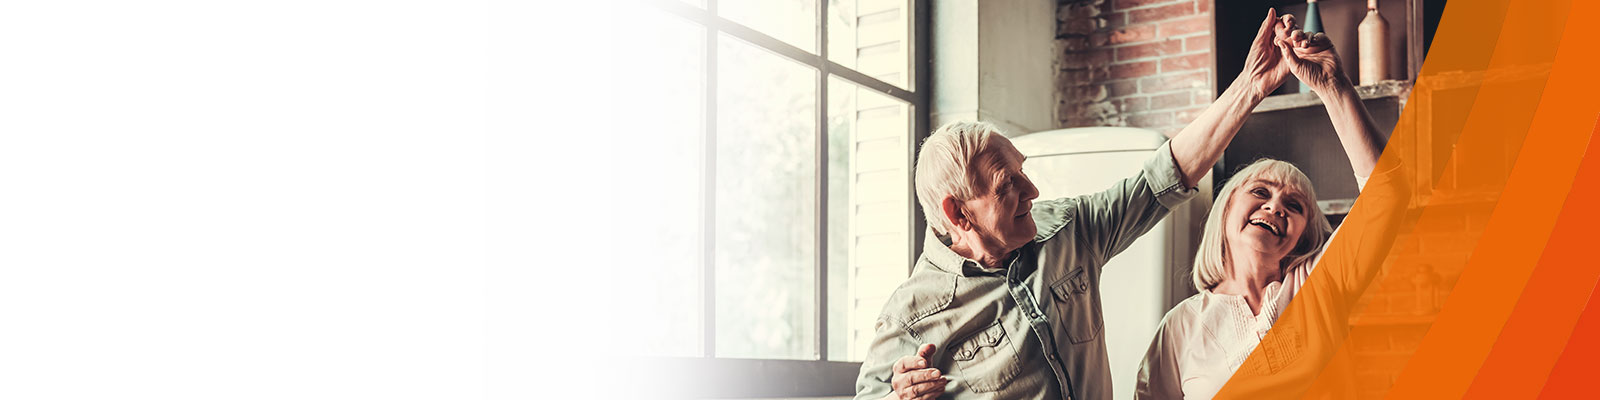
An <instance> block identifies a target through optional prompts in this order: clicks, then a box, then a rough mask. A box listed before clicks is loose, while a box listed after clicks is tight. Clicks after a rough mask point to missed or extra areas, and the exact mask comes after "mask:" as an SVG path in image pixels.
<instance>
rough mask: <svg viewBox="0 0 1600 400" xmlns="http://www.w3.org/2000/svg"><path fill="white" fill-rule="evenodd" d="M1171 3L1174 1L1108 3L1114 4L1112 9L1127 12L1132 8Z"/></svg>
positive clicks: (1127, 0)
mask: <svg viewBox="0 0 1600 400" xmlns="http://www.w3.org/2000/svg"><path fill="white" fill-rule="evenodd" d="M1171 2H1173V0H1113V1H1109V2H1108V3H1111V4H1112V8H1113V9H1117V10H1126V9H1130V8H1139V7H1144V6H1149V5H1157V4H1165V3H1171Z"/></svg>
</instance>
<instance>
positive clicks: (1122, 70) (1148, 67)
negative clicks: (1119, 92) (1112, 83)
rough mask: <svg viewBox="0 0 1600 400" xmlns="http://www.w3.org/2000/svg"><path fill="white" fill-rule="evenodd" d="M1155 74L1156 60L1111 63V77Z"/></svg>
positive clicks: (1120, 77)
mask: <svg viewBox="0 0 1600 400" xmlns="http://www.w3.org/2000/svg"><path fill="white" fill-rule="evenodd" d="M1155 74H1156V62H1155V61H1141V62H1136V63H1126V64H1112V65H1111V79H1122V78H1136V77H1141V76H1150V75H1155Z"/></svg>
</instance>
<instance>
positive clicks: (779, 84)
mask: <svg viewBox="0 0 1600 400" xmlns="http://www.w3.org/2000/svg"><path fill="white" fill-rule="evenodd" d="M656 8H657V10H655V13H654V15H655V17H653V18H654V21H653V22H652V26H649V27H647V28H648V29H647V30H646V31H647V32H651V34H649V35H646V37H642V38H640V40H639V45H640V48H639V49H638V50H637V51H638V52H639V53H640V54H641V56H642V57H641V58H640V65H639V68H640V70H641V71H643V72H641V73H644V74H648V75H650V78H651V79H652V80H655V81H657V83H658V84H659V87H660V89H659V90H652V91H650V93H645V94H643V96H644V97H645V100H646V101H644V102H638V101H636V100H637V99H627V100H626V101H627V102H628V103H629V104H642V105H643V107H645V108H647V110H641V111H640V114H639V116H640V117H643V118H648V119H650V120H652V121H656V123H653V124H652V126H657V125H659V126H660V128H659V129H655V128H652V132H649V133H648V134H645V135H639V136H644V137H646V139H642V140H644V141H647V142H649V143H647V144H645V145H646V146H650V147H651V148H653V149H658V151H653V152H652V153H653V154H654V155H653V156H652V157H653V158H654V159H652V160H649V162H648V163H647V164H645V165H650V166H651V167H650V168H645V169H644V170H642V171H635V172H636V173H634V174H631V175H632V176H634V177H635V179H632V180H630V181H629V182H626V183H625V184H628V185H633V186H632V187H636V188H638V190H639V193H640V195H641V196H640V198H639V201H640V202H641V204H640V208H639V210H638V212H641V213H645V212H648V213H663V214H665V215H662V216H660V217H659V218H649V219H644V221H645V222H641V224H642V225H643V226H638V227H632V229H637V230H639V231H640V232H642V233H644V237H645V238H646V239H645V241H646V242H647V243H646V246H645V248H644V249H641V250H640V251H641V252H643V253H641V254H649V257H650V258H649V259H650V260H651V261H650V263H651V264H652V265H651V266H650V267H648V268H643V269H645V270H646V271H647V273H648V274H650V275H651V276H650V279H651V280H652V282H656V285H654V286H655V287H654V289H653V290H654V292H653V293H648V294H647V295H649V296H650V297H647V298H645V299H643V301H645V302H648V303H649V304H648V305H647V306H646V307H643V308H641V309H642V310H645V311H646V312H644V313H643V314H645V315H642V316H639V318H640V319H641V321H640V322H641V323H642V324H644V325H643V326H644V327H647V328H646V329H647V330H649V331H650V332H651V334H649V335H644V337H642V339H643V340H644V341H645V344H646V350H645V351H646V352H647V353H648V355H649V356H656V357H669V358H671V359H678V360H692V362H691V364H694V365H702V366H704V365H710V366H713V369H715V370H718V371H734V372H735V373H736V372H737V370H738V369H739V368H737V367H730V365H733V366H737V365H758V366H759V367H760V368H765V369H768V370H771V369H773V368H777V369H780V370H781V369H795V370H805V371H822V372H821V373H818V374H811V375H816V376H843V375H842V374H843V373H844V372H846V371H847V372H848V373H849V375H851V376H853V375H854V369H855V368H857V366H858V365H859V361H860V360H862V359H863V358H864V357H865V355H866V348H867V346H868V345H869V344H870V340H871V338H872V333H873V323H874V322H875V319H876V317H877V315H878V313H879V311H880V310H881V308H882V306H883V303H884V301H885V300H887V298H888V296H889V294H890V292H892V291H893V290H894V288H895V287H896V286H897V285H898V284H899V283H900V282H901V281H902V280H904V279H905V277H906V275H907V274H908V272H909V271H910V267H911V264H912V261H913V256H914V251H915V248H916V244H917V243H918V242H917V241H918V240H921V235H920V234H919V233H920V232H921V229H922V228H921V227H922V226H923V224H922V221H921V219H920V218H919V216H920V214H918V213H917V212H916V207H915V205H914V197H913V195H912V189H911V171H912V160H913V158H914V157H913V152H914V149H915V146H916V143H917V141H918V140H919V139H920V138H921V137H922V135H921V134H922V133H925V132H927V131H928V127H927V121H928V117H927V108H928V107H927V100H926V77H927V75H926V72H925V71H922V70H919V68H920V67H919V66H918V65H919V63H914V62H913V60H917V59H926V56H925V53H923V50H919V48H918V46H917V44H919V43H925V42H926V40H924V38H925V36H926V33H924V32H925V29H919V28H923V27H922V26H920V25H922V24H921V23H919V21H921V20H924V19H925V18H926V16H925V14H926V12H925V11H924V10H925V8H926V7H925V6H924V5H923V4H922V1H920V0H720V1H719V0H700V1H675V0H660V2H659V3H657V4H656ZM919 36H920V37H919ZM923 48H924V49H925V47H923ZM919 53H921V54H923V55H922V56H921V57H919ZM919 79H920V80H919ZM919 82H920V83H919ZM629 191H632V190H631V189H630V190H629ZM741 363H743V364H741ZM752 363H753V364H752ZM816 376H811V377H791V378H792V379H799V380H802V381H810V380H813V379H819V380H816V381H812V382H811V383H814V384H817V385H822V386H834V387H827V388H818V390H822V392H816V393H811V392H805V391H803V390H802V391H799V392H795V391H789V392H760V391H757V392H741V391H738V390H734V391H724V392H717V393H706V394H707V395H729V396H735V397H738V396H755V395H808V394H836V393H829V392H836V391H837V390H839V389H843V390H849V389H850V388H849V386H848V383H846V384H845V385H844V386H843V387H837V386H838V385H836V383H837V382H832V381H829V380H828V379H825V378H817V377H816ZM730 379H731V378H730Z"/></svg>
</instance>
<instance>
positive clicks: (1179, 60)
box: [1161, 53, 1211, 72]
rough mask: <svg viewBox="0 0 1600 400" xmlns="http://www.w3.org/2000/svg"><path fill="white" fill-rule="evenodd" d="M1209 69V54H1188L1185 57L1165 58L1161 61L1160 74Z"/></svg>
mask: <svg viewBox="0 0 1600 400" xmlns="http://www.w3.org/2000/svg"><path fill="white" fill-rule="evenodd" d="M1210 67H1211V53H1200V54H1190V55H1186V56H1177V57H1167V58H1164V59H1161V72H1177V71H1188V70H1192V69H1202V68H1210Z"/></svg>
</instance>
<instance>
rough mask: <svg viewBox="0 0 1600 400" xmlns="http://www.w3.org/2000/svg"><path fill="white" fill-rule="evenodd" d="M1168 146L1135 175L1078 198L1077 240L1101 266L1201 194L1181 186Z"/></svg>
mask: <svg viewBox="0 0 1600 400" xmlns="http://www.w3.org/2000/svg"><path fill="white" fill-rule="evenodd" d="M1180 174H1181V173H1180V172H1179V171H1178V165H1177V162H1175V161H1173V158H1172V147H1171V143H1170V142H1168V143H1166V144H1162V145H1161V147H1160V148H1157V149H1156V152H1155V154H1153V155H1152V156H1151V157H1150V158H1149V159H1148V160H1146V161H1145V163H1144V168H1143V169H1141V170H1140V171H1139V174H1138V175H1135V176H1132V177H1129V178H1127V179H1123V180H1122V181H1120V182H1117V184H1115V185H1112V187H1111V188H1110V189H1106V190H1104V191H1101V192H1099V193H1094V194H1090V195H1087V196H1084V197H1082V198H1081V200H1080V201H1082V207H1078V209H1079V215H1078V217H1079V219H1080V223H1078V224H1076V225H1077V226H1078V229H1079V232H1077V235H1076V236H1077V240H1081V241H1083V245H1084V246H1086V247H1089V248H1091V249H1094V250H1096V252H1097V253H1098V255H1099V257H1098V260H1097V261H1098V263H1097V264H1103V263H1104V262H1105V260H1107V259H1109V258H1111V256H1113V255H1116V254H1117V253H1119V252H1122V250H1124V249H1127V248H1128V246H1130V245H1132V244H1133V241H1134V240H1135V239H1138V238H1139V236H1140V235H1143V234H1144V233H1145V232H1148V231H1149V230H1150V229H1151V228H1153V227H1155V224H1156V223H1158V222H1161V218H1163V217H1166V215H1167V213H1169V212H1171V210H1172V208H1173V207H1176V206H1178V205H1180V204H1183V202H1185V201H1188V200H1189V199H1192V198H1194V196H1195V194H1196V193H1199V192H1200V191H1199V190H1198V189H1197V188H1193V187H1186V186H1185V185H1184V184H1183V180H1182V177H1181V175H1180Z"/></svg>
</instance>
